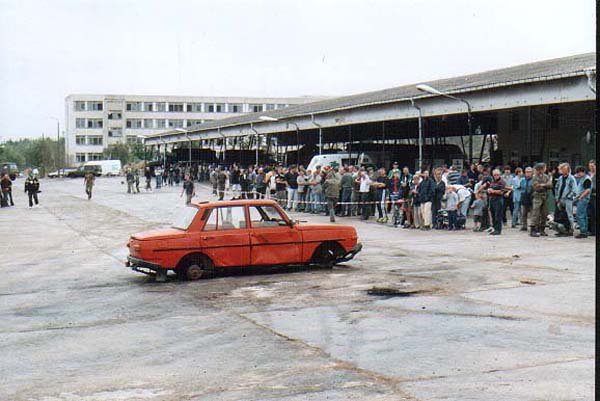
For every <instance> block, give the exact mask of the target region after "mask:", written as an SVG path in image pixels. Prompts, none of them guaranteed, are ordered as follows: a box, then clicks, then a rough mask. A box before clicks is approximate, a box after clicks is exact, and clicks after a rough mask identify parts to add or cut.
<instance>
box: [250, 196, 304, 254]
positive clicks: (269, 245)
mask: <svg viewBox="0 0 600 401" xmlns="http://www.w3.org/2000/svg"><path fill="white" fill-rule="evenodd" d="M248 212H249V217H250V225H251V234H250V245H251V246H250V264H251V265H253V266H261V265H279V264H292V263H299V262H300V261H301V255H302V253H301V252H302V234H301V233H300V232H299V231H298V230H297V229H296V228H295V227H294V226H293V225H290V224H289V222H288V221H287V220H286V219H285V218H284V216H283V215H282V214H281V213H280V212H279V210H278V209H277V208H275V207H274V206H271V205H264V206H249V207H248Z"/></svg>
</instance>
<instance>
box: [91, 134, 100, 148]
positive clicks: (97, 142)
mask: <svg viewBox="0 0 600 401" xmlns="http://www.w3.org/2000/svg"><path fill="white" fill-rule="evenodd" d="M88 145H93V146H99V145H102V137H101V136H90V137H88Z"/></svg>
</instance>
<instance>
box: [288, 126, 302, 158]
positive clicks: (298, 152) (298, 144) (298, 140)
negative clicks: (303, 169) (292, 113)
mask: <svg viewBox="0 0 600 401" xmlns="http://www.w3.org/2000/svg"><path fill="white" fill-rule="evenodd" d="M287 125H293V126H294V127H296V164H298V165H299V164H300V128H299V127H298V124H296V123H294V122H291V121H290V122H288V123H287Z"/></svg>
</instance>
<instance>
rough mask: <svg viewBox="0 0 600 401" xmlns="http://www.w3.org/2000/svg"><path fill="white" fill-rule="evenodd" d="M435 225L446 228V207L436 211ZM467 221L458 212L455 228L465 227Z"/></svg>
mask: <svg viewBox="0 0 600 401" xmlns="http://www.w3.org/2000/svg"><path fill="white" fill-rule="evenodd" d="M435 222H436V227H437V228H438V229H444V228H448V211H447V210H446V209H440V210H438V212H437V216H436V219H435ZM466 223H467V218H466V217H465V216H463V215H462V214H458V215H457V216H456V228H457V229H459V230H462V229H464V228H465V224H466Z"/></svg>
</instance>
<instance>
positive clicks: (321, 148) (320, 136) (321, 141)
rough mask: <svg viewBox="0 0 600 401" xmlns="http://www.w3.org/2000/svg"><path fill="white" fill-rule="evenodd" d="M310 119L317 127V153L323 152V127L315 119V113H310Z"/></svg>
mask: <svg viewBox="0 0 600 401" xmlns="http://www.w3.org/2000/svg"><path fill="white" fill-rule="evenodd" d="M310 120H311V122H312V123H313V125H315V126H316V127H317V128H319V154H322V153H323V127H322V126H321V124H319V123H317V122H316V121H315V115H314V114H311V115H310Z"/></svg>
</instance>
